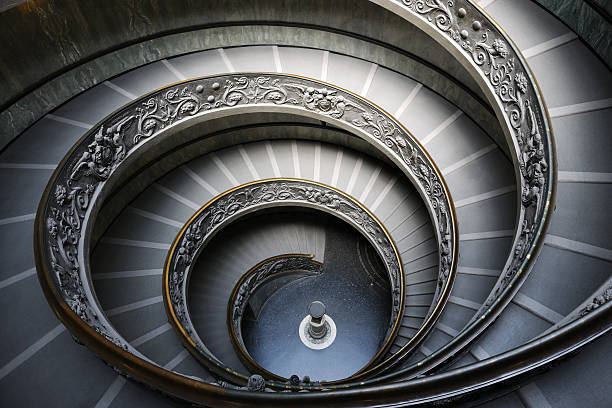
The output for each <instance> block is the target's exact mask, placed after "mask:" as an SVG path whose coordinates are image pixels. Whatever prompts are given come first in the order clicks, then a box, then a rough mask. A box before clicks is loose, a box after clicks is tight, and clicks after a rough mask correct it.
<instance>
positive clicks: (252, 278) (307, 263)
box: [229, 255, 323, 347]
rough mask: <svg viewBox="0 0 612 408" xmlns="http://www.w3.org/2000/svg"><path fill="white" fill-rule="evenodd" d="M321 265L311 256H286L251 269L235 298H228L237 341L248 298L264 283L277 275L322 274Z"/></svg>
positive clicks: (239, 339)
mask: <svg viewBox="0 0 612 408" xmlns="http://www.w3.org/2000/svg"><path fill="white" fill-rule="evenodd" d="M322 270H323V265H322V264H320V263H318V262H313V261H312V256H307V255H288V256H283V257H281V258H278V257H275V258H272V259H270V260H268V261H266V262H263V263H262V264H260V265H258V266H257V267H256V268H253V269H251V270H250V271H249V272H248V275H246V279H245V280H244V281H243V282H242V284H241V285H240V287H239V288H238V289H237V290H236V291H235V296H234V297H233V298H230V300H229V303H230V304H231V305H232V306H231V311H232V314H231V324H232V326H233V330H234V333H235V335H236V338H237V339H238V341H240V342H241V344H242V346H243V347H244V343H243V342H242V315H243V313H244V311H245V309H246V306H247V303H248V300H249V298H250V297H251V296H252V295H253V293H255V291H257V289H258V288H259V287H261V286H262V285H263V284H264V283H266V282H269V281H270V280H271V279H273V278H274V277H275V276H277V275H279V274H292V273H293V274H295V273H299V274H300V275H299V276H303V275H304V274H306V275H318V274H320V273H321V272H322Z"/></svg>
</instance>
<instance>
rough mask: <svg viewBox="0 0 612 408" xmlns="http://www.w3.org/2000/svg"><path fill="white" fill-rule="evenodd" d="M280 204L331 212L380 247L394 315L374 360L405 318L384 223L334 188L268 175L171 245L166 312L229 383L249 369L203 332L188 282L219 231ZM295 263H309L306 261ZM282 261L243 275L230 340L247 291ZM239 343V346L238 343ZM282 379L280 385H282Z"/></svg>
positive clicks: (207, 209)
mask: <svg viewBox="0 0 612 408" xmlns="http://www.w3.org/2000/svg"><path fill="white" fill-rule="evenodd" d="M277 207H307V208H312V209H315V210H318V211H323V212H325V213H328V214H330V215H332V216H334V217H337V218H339V219H341V220H343V221H345V222H347V223H348V224H349V225H351V226H352V227H353V228H355V229H356V230H357V231H359V232H360V233H361V234H362V235H363V236H364V238H366V239H367V240H368V241H369V242H370V244H371V245H372V246H373V247H374V248H375V250H376V252H377V253H378V255H379V256H380V258H381V259H382V261H383V264H384V266H385V269H386V271H387V277H388V279H389V282H390V285H391V299H390V301H391V315H390V317H389V324H388V328H387V332H386V334H385V336H384V337H385V341H384V344H383V346H382V347H381V349H380V350H379V351H378V353H377V354H376V356H375V357H374V358H373V359H372V361H371V362H374V361H376V360H377V359H378V358H380V356H382V355H384V354H385V352H386V351H387V349H388V348H389V347H390V346H391V344H392V342H393V339H394V337H395V334H396V333H397V330H398V329H399V327H400V323H401V319H402V318H403V310H404V273H403V268H402V261H401V259H400V256H399V252H398V250H397V248H396V247H395V244H394V243H393V241H392V239H391V236H390V235H389V234H388V233H387V231H386V229H385V228H384V227H383V225H382V224H380V222H379V221H378V220H377V219H376V217H375V216H374V215H373V214H372V213H370V212H369V211H368V210H367V209H366V208H365V207H363V205H361V204H360V203H359V202H357V201H356V200H354V199H353V198H351V197H349V196H347V195H346V194H344V193H342V192H340V191H339V190H336V189H334V188H333V187H329V186H325V185H323V184H320V183H317V182H313V181H306V180H298V179H268V180H261V181H255V182H251V183H248V184H245V185H243V186H240V187H236V188H233V189H231V190H229V191H227V192H226V193H223V194H220V195H219V196H217V197H215V198H214V199H213V200H211V201H210V202H208V203H207V204H206V205H205V206H203V207H202V208H201V209H200V210H198V211H197V212H196V213H195V214H194V215H193V217H191V219H190V220H189V221H188V222H187V223H186V224H185V226H184V227H183V229H182V230H181V232H180V233H179V235H178V236H177V237H176V239H175V241H174V243H173V244H172V246H171V248H170V251H169V253H168V258H167V261H166V265H165V268H164V277H163V296H164V304H165V305H166V311H167V313H168V316H169V320H170V322H171V323H172V325H173V326H174V327H175V328H176V330H177V332H178V333H179V334H180V335H181V337H182V339H183V343H184V344H185V345H186V346H187V347H188V349H189V350H190V351H191V352H192V353H193V354H194V355H195V356H196V357H198V358H199V359H200V361H202V362H203V363H204V364H205V365H206V366H207V367H208V368H209V369H210V370H212V371H214V372H215V373H217V374H218V375H220V376H223V377H225V378H226V379H228V380H230V381H239V380H240V379H243V380H244V379H245V378H248V373H240V374H242V375H241V376H238V375H237V373H236V372H235V371H234V370H233V369H232V368H231V367H227V366H226V365H225V364H224V363H223V362H222V361H221V360H219V359H217V358H216V357H215V356H214V354H213V353H211V352H210V350H208V348H207V347H206V344H205V343H204V342H203V341H202V339H201V338H200V336H199V335H198V333H197V331H196V329H195V327H194V325H193V322H192V321H191V317H190V314H189V310H188V284H189V279H190V276H191V273H192V268H193V266H194V265H195V263H196V259H197V257H198V255H199V254H200V253H201V251H202V250H203V249H204V248H205V247H206V245H207V244H208V243H209V242H210V241H211V239H213V237H214V236H215V235H216V234H218V233H219V232H220V231H221V230H222V229H223V228H225V227H226V226H228V225H229V224H231V223H233V222H235V221H236V220H238V219H239V218H240V217H242V216H244V215H246V214H252V213H253V212H255V211H261V210H264V209H268V208H277ZM292 259H293V258H292ZM294 261H296V262H298V261H301V263H300V264H301V265H303V264H304V262H303V259H294ZM279 262H280V264H279ZM282 263H287V260H280V261H275V260H272V261H271V262H268V263H264V264H263V265H260V266H261V268H256V270H255V271H251V272H255V273H254V274H249V276H246V275H245V276H243V279H241V281H240V282H239V289H243V291H242V292H240V291H239V292H238V293H236V292H234V293H233V294H232V297H231V298H230V299H229V302H230V303H229V304H230V305H231V306H233V307H232V308H231V311H230V317H231V321H230V338H232V339H234V338H236V337H237V336H236V333H235V332H233V330H232V329H235V328H236V327H237V326H238V328H239V324H238V325H237V324H236V320H237V319H240V316H241V312H242V310H243V307H244V300H245V298H246V297H248V292H249V291H253V290H254V289H256V288H257V287H258V286H259V285H260V284H261V283H262V282H263V281H265V279H266V278H267V277H268V276H269V275H270V273H272V272H274V269H273V268H274V266H275V265H276V266H282ZM237 287H238V286H237ZM240 346H241V345H240V344H238V347H240ZM242 346H244V345H242ZM242 354H243V355H246V353H242ZM247 360H250V359H247ZM249 362H250V363H251V364H247V365H248V366H251V367H253V368H255V369H257V371H259V372H260V373H262V374H263V375H264V376H265V377H266V378H268V379H271V380H274V381H275V382H271V383H269V386H271V387H278V386H281V387H284V386H285V385H286V383H287V382H288V379H286V378H283V377H280V376H277V375H275V374H273V373H270V372H268V371H266V370H264V369H263V368H261V367H259V366H258V365H257V364H256V363H254V362H252V361H249ZM366 367H367V365H366ZM278 382H280V383H281V384H277V383H278Z"/></svg>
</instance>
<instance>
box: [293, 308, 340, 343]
mask: <svg viewBox="0 0 612 408" xmlns="http://www.w3.org/2000/svg"><path fill="white" fill-rule="evenodd" d="M308 313H309V314H308V316H306V317H304V319H303V320H302V322H301V323H300V328H299V335H300V340H301V341H302V343H304V345H305V346H306V347H308V348H311V349H313V350H322V349H325V348H327V347H329V346H331V344H332V343H333V342H334V340H335V339H336V324H335V323H334V321H333V319H332V318H331V317H329V316H328V315H326V314H325V305H324V304H323V303H322V302H319V301H316V302H312V303H311V304H310V306H309V307H308Z"/></svg>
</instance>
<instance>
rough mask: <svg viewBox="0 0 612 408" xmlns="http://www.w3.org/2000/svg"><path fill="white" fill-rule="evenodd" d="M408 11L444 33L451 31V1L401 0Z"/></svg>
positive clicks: (452, 21) (452, 3) (452, 20)
mask: <svg viewBox="0 0 612 408" xmlns="http://www.w3.org/2000/svg"><path fill="white" fill-rule="evenodd" d="M402 3H404V5H406V6H407V7H408V8H409V9H410V10H412V11H414V12H416V13H418V14H420V15H422V16H424V17H425V18H426V19H427V20H428V21H430V22H433V23H434V24H435V25H436V27H438V29H440V30H441V31H444V32H448V31H451V29H452V25H453V23H454V18H453V15H452V14H451V8H452V7H453V5H454V1H453V0H402Z"/></svg>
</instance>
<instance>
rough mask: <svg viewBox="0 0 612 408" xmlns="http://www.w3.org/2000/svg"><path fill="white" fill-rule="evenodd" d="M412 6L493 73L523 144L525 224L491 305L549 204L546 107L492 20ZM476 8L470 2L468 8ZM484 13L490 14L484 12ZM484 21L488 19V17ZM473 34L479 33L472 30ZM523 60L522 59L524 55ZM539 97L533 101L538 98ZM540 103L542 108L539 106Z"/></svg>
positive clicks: (450, 7) (425, 4) (427, 0)
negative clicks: (538, 100)
mask: <svg viewBox="0 0 612 408" xmlns="http://www.w3.org/2000/svg"><path fill="white" fill-rule="evenodd" d="M401 3H403V4H404V5H405V6H406V7H407V8H408V9H409V10H410V11H412V12H413V13H415V14H417V15H418V16H421V17H425V18H426V20H427V21H428V22H430V23H431V24H432V25H433V26H435V27H436V28H437V29H438V30H440V31H441V32H443V33H446V34H448V35H449V36H450V38H451V39H452V40H453V41H454V42H456V43H457V44H459V46H460V47H461V48H462V49H463V50H465V52H466V53H467V55H468V57H469V58H471V59H472V61H473V62H474V63H475V64H476V65H478V66H480V67H481V72H482V74H483V75H484V76H485V77H487V78H488V80H489V84H490V86H491V88H492V90H493V91H494V92H495V94H496V95H497V97H498V98H499V101H500V102H501V105H502V106H503V109H504V110H505V113H506V115H507V118H508V120H509V123H510V127H511V129H510V131H511V132H512V136H513V139H514V141H515V144H516V145H517V146H518V149H520V151H521V152H520V154H519V156H518V164H519V167H520V170H521V177H522V178H523V181H522V182H521V186H520V189H519V190H520V191H521V198H522V200H521V203H522V206H521V208H520V212H521V213H522V215H523V216H522V219H523V221H522V224H521V227H520V228H519V232H518V236H517V237H516V238H515V242H514V251H513V257H512V260H511V263H510V266H509V267H508V268H507V269H506V270H505V271H504V272H503V276H502V279H501V280H500V281H499V282H498V285H496V289H495V291H494V295H493V296H492V297H490V298H489V299H488V300H487V302H486V305H491V304H492V303H493V302H494V300H495V298H496V297H497V296H498V295H499V294H500V293H501V292H502V291H503V289H504V288H505V287H506V286H507V285H508V284H509V283H510V281H512V279H513V278H514V277H515V276H516V274H517V272H518V271H519V270H521V269H520V268H521V266H520V265H521V264H522V263H523V261H524V260H525V257H526V256H527V254H528V253H530V251H531V250H532V248H533V246H534V243H535V240H536V239H537V236H538V234H537V231H538V228H539V227H540V225H541V224H542V221H543V219H544V216H545V214H546V212H547V209H546V208H545V206H544V205H543V202H544V201H545V197H546V196H547V195H549V194H550V191H549V184H550V180H551V179H552V174H551V169H550V167H549V165H548V163H550V157H548V156H549V139H550V138H549V137H548V134H546V137H545V138H543V137H542V135H543V134H544V133H545V132H544V130H543V129H544V125H543V123H542V121H543V120H544V116H543V112H542V109H543V108H542V107H541V105H539V103H538V102H537V99H536V96H535V89H534V87H533V85H532V84H531V83H530V82H529V80H528V76H527V75H526V72H527V69H526V67H525V66H523V65H522V64H521V63H516V60H517V59H518V57H517V56H515V55H514V52H513V51H512V50H511V49H509V47H508V43H507V42H506V40H505V39H504V36H503V35H502V34H501V33H500V32H498V31H497V29H496V28H495V26H494V25H492V24H486V23H485V24H486V25H488V27H489V28H487V27H486V26H485V27H483V26H482V23H481V22H480V21H471V20H470V19H468V18H465V19H456V18H455V15H457V14H456V13H457V11H456V10H454V8H455V4H454V1H453V0H449V1H448V2H444V1H442V0H401ZM466 6H469V7H472V8H473V6H471V5H470V4H469V2H467V4H465V5H462V7H466ZM461 14H462V16H465V15H477V14H480V12H479V11H478V10H477V9H475V8H473V10H472V12H471V13H466V12H465V10H464V11H463V12H462V13H461ZM483 17H484V16H483ZM482 21H485V22H486V21H487V18H483V19H482ZM481 28H484V31H483V32H482V34H479V35H480V38H479V39H478V40H476V41H475V40H474V39H473V38H470V33H473V32H479V31H480V29H481ZM492 30H493V31H492ZM472 35H473V34H472ZM519 61H520V60H519ZM532 101H533V102H532ZM534 106H537V108H538V109H537V111H534Z"/></svg>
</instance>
